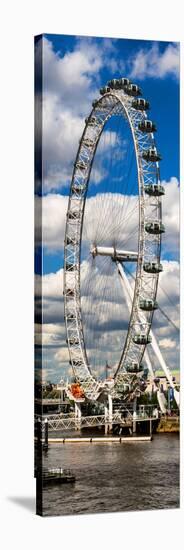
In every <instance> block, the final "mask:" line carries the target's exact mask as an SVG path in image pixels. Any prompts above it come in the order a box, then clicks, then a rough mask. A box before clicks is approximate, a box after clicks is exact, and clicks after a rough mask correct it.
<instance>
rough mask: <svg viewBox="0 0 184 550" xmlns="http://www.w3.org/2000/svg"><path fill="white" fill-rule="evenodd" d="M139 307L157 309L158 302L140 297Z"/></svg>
mask: <svg viewBox="0 0 184 550" xmlns="http://www.w3.org/2000/svg"><path fill="white" fill-rule="evenodd" d="M139 307H140V309H142V310H143V311H154V309H158V304H157V302H156V300H151V299H149V298H140V300H139Z"/></svg>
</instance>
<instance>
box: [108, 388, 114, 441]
mask: <svg viewBox="0 0 184 550" xmlns="http://www.w3.org/2000/svg"><path fill="white" fill-rule="evenodd" d="M108 404H109V431H110V432H111V431H112V414H113V401H112V397H111V395H110V394H109V395H108Z"/></svg>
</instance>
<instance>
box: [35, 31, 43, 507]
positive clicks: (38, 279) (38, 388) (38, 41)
mask: <svg viewBox="0 0 184 550" xmlns="http://www.w3.org/2000/svg"><path fill="white" fill-rule="evenodd" d="M42 52H43V37H42V35H40V36H36V37H35V40H34V69H35V80H34V83H35V84H34V87H35V89H34V93H35V96H34V99H35V101H34V104H35V111H34V115H35V155H34V168H35V222H34V227H35V261H34V267H35V399H34V410H35V424H34V425H35V440H34V444H35V453H34V457H35V477H36V513H37V514H38V515H42V512H43V506H42V421H41V419H42V82H43V77H42V72H43V63H42Z"/></svg>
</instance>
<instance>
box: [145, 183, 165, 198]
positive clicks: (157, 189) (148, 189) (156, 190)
mask: <svg viewBox="0 0 184 550" xmlns="http://www.w3.org/2000/svg"><path fill="white" fill-rule="evenodd" d="M144 190H145V193H147V195H150V197H161V195H165V189H164V187H163V185H160V183H149V185H145V187H144Z"/></svg>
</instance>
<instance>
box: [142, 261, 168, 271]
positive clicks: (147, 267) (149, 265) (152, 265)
mask: <svg viewBox="0 0 184 550" xmlns="http://www.w3.org/2000/svg"><path fill="white" fill-rule="evenodd" d="M143 269H144V271H146V273H161V271H163V265H162V264H160V263H158V262H144V264H143Z"/></svg>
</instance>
